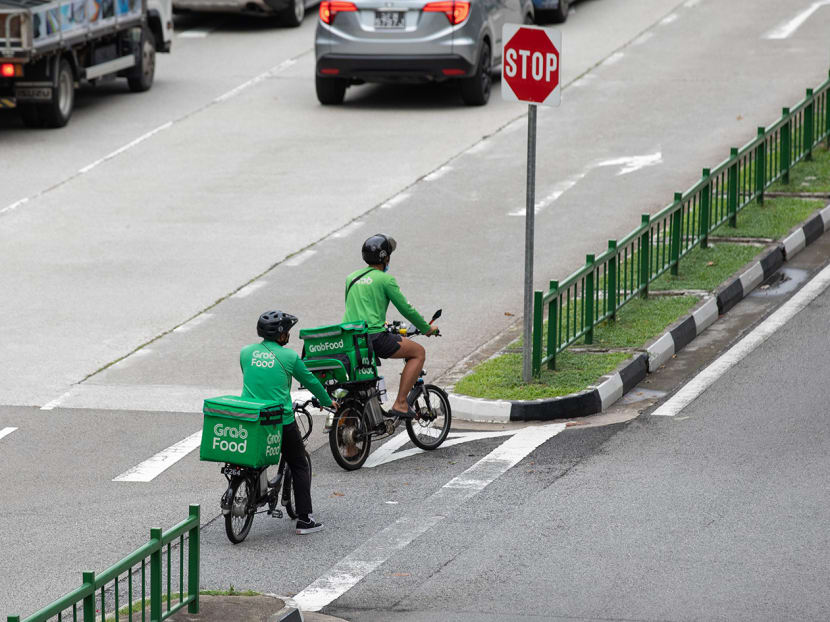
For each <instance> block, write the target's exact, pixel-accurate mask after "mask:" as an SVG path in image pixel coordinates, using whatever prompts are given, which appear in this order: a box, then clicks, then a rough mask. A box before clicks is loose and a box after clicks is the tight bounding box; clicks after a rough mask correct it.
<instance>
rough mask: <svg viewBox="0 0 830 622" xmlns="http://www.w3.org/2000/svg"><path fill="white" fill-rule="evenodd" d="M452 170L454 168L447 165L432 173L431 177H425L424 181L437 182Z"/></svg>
mask: <svg viewBox="0 0 830 622" xmlns="http://www.w3.org/2000/svg"><path fill="white" fill-rule="evenodd" d="M451 170H452V167H451V166H450V165H449V164H445V165H444V166H442V167H441V168H438V169H436V170H434V171H432V172H431V173H430V174H429V175H425V176H424V181H435V180H436V179H441V178H442V177H443V176H444V175H446V174H447V173H449V172H450V171H451Z"/></svg>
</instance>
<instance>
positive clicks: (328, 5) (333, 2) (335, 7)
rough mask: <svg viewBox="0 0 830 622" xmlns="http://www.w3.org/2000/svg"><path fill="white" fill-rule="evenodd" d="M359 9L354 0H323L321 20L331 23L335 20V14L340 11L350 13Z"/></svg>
mask: <svg viewBox="0 0 830 622" xmlns="http://www.w3.org/2000/svg"><path fill="white" fill-rule="evenodd" d="M352 11H357V7H356V6H355V5H354V3H353V2H344V1H343V0H323V2H321V3H320V20H321V21H322V22H323V23H324V24H331V23H332V22H333V21H334V16H335V15H337V14H338V13H348V12H352Z"/></svg>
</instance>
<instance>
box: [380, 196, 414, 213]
mask: <svg viewBox="0 0 830 622" xmlns="http://www.w3.org/2000/svg"><path fill="white" fill-rule="evenodd" d="M409 196H410V195H409V193H408V192H401V193H399V194H396V195H395V196H393V197H392V198H391V199H389V200H388V201H386V203H384V204H383V205H381V206H380V208H381V209H392V208H393V207H395V206H397V205H400V204H401V203H403V202H404V201H406V200H407V199H408V198H409Z"/></svg>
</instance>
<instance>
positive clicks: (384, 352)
mask: <svg viewBox="0 0 830 622" xmlns="http://www.w3.org/2000/svg"><path fill="white" fill-rule="evenodd" d="M369 339H371V340H372V348H373V349H374V351H375V354H376V355H377V356H378V357H380V358H382V359H388V358H389V357H390V356H392V355H393V354H395V352H397V351H398V350H399V349H400V347H401V336H400V335H393V334H392V333H375V334H373V335H370V336H369Z"/></svg>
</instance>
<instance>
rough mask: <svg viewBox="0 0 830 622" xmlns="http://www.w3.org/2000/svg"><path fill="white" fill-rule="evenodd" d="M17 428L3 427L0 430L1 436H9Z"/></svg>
mask: <svg viewBox="0 0 830 622" xmlns="http://www.w3.org/2000/svg"><path fill="white" fill-rule="evenodd" d="M16 429H17V428H3V429H2V430H0V438H3V437H4V436H8V435H9V434H11V433H12V432H14V431H15V430H16Z"/></svg>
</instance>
